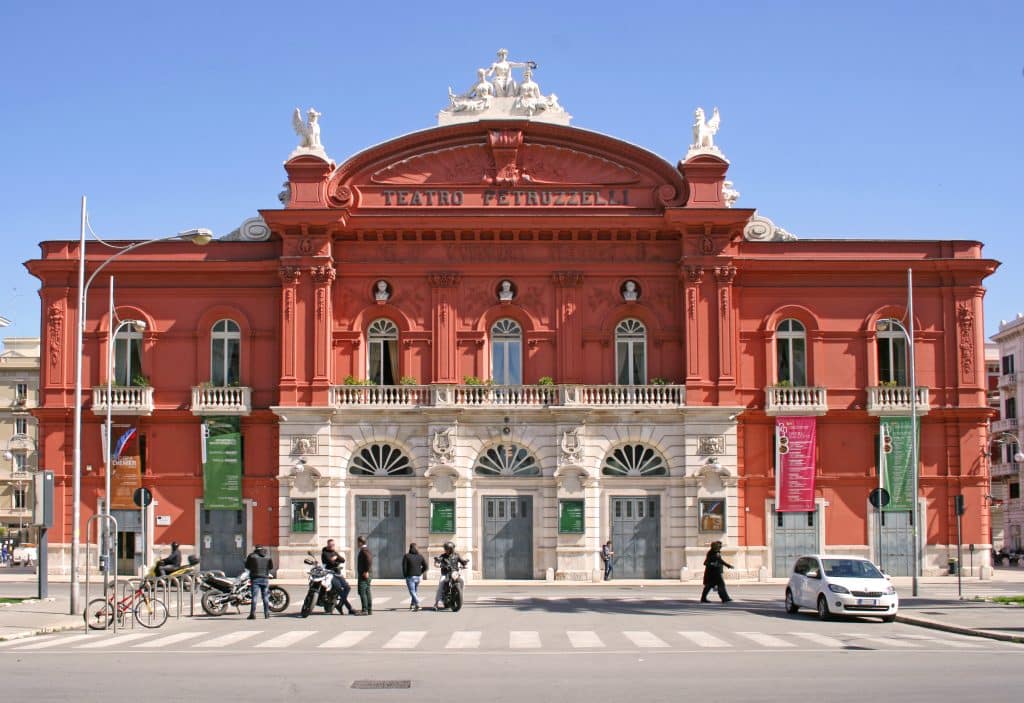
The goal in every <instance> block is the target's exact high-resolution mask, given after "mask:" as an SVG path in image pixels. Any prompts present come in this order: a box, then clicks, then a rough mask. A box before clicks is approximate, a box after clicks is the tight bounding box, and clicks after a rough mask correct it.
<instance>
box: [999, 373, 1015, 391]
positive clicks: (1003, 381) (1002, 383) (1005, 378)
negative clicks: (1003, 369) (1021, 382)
mask: <svg viewBox="0 0 1024 703" xmlns="http://www.w3.org/2000/svg"><path fill="white" fill-rule="evenodd" d="M999 387H1000V388H1008V389H1013V388H1016V387H1017V374H1015V373H1004V374H1002V375H1001V376H1000V377H999Z"/></svg>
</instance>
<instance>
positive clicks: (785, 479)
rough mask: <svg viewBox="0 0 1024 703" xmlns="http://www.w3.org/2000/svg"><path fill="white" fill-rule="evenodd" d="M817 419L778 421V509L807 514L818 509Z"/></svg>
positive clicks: (802, 418)
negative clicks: (816, 481) (816, 473)
mask: <svg viewBox="0 0 1024 703" xmlns="http://www.w3.org/2000/svg"><path fill="white" fill-rule="evenodd" d="M817 426H818V425H817V420H816V418H814V417H776V418H775V510H776V511H777V512H780V513H803V512H810V511H812V510H814V455H815V444H816V443H817Z"/></svg>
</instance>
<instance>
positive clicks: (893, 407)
mask: <svg viewBox="0 0 1024 703" xmlns="http://www.w3.org/2000/svg"><path fill="white" fill-rule="evenodd" d="M911 392H912V391H911V389H910V386H870V387H869V388H868V414H869V415H906V414H907V413H909V412H910V400H911ZM916 403H917V408H916V410H917V414H918V415H924V414H926V413H927V412H928V411H929V410H930V409H931V406H930V405H929V402H928V388H927V387H926V386H918V387H917V398H916Z"/></svg>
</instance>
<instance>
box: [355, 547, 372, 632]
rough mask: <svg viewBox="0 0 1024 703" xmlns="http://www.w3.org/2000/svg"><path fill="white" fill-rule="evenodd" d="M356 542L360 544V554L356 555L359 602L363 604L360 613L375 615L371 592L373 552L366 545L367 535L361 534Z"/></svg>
mask: <svg viewBox="0 0 1024 703" xmlns="http://www.w3.org/2000/svg"><path fill="white" fill-rule="evenodd" d="M356 542H357V544H358V545H359V554H358V555H356V573H357V574H358V582H357V585H356V587H357V588H358V589H359V603H360V605H361V606H362V610H360V611H359V614H360V615H373V595H372V594H371V593H370V572H371V571H372V570H373V554H372V553H371V552H370V548H369V547H368V546H366V538H365V537H363V536H360V537H359V539H358V540H356Z"/></svg>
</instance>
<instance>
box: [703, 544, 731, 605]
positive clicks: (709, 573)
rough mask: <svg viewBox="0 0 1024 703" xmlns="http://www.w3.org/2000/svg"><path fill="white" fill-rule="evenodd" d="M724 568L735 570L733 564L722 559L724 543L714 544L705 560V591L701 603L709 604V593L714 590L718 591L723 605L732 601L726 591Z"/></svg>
mask: <svg viewBox="0 0 1024 703" xmlns="http://www.w3.org/2000/svg"><path fill="white" fill-rule="evenodd" d="M723 567H728V568H730V569H731V568H733V567H732V564H730V563H729V562H727V561H726V560H725V559H723V558H722V543H721V542H718V541H715V542H712V543H711V549H709V550H708V554H707V556H706V557H705V558H704V591H703V592H702V593H701V594H700V602H701V603H707V602H708V593H710V592H711V589H712V588H715V589H717V590H718V597H719V598H721V599H722V602H723V603H728V602H729V601H731V600H732V598H730V597H729V593H728V591H726V590H725V579H724V578H722V568H723Z"/></svg>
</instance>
